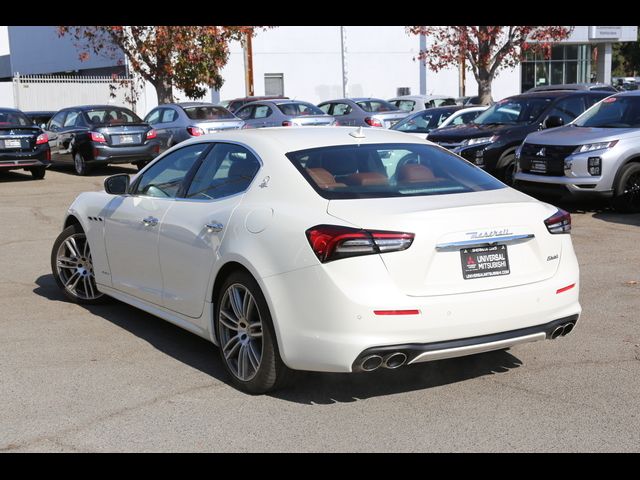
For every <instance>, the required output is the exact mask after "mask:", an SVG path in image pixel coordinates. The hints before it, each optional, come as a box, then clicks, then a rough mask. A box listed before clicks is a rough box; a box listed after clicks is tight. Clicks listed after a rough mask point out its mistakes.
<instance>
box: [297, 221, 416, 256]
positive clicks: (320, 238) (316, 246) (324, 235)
mask: <svg viewBox="0 0 640 480" xmlns="http://www.w3.org/2000/svg"><path fill="white" fill-rule="evenodd" d="M305 233H306V234H307V239H308V240H309V244H310V245H311V248H312V249H313V252H314V253H315V254H316V256H317V257H318V260H320V261H321V262H322V263H325V262H330V261H332V260H337V259H339V258H347V257H357V256H359V255H371V254H374V253H386V252H397V251H400V250H406V249H407V248H409V247H410V246H411V244H412V243H413V238H414V234H413V233H404V232H384V231H375V230H362V229H358V228H351V227H344V226H342V225H316V226H315V227H312V228H310V229H308V230H307V231H306V232H305Z"/></svg>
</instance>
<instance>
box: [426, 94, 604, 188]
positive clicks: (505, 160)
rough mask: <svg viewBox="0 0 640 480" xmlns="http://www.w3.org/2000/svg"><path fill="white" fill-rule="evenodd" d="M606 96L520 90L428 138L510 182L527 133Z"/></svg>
mask: <svg viewBox="0 0 640 480" xmlns="http://www.w3.org/2000/svg"><path fill="white" fill-rule="evenodd" d="M609 95H610V92H600V91H590V90H558V91H551V92H532V93H523V94H521V95H515V96H513V97H509V98H505V99H504V100H501V101H499V102H498V103H496V104H495V105H493V106H491V107H489V108H488V109H487V110H485V111H484V112H482V113H481V114H480V115H478V117H477V118H476V119H475V120H473V121H472V122H471V123H468V124H466V125H458V126H455V127H450V128H446V129H442V130H436V131H433V132H431V133H430V134H429V135H428V136H427V140H430V141H432V142H435V143H438V144H439V145H441V146H443V147H445V148H449V149H452V150H453V152H454V153H457V154H458V155H461V156H462V157H464V158H465V159H467V160H469V161H470V162H471V163H474V164H475V165H477V166H479V167H481V168H484V169H485V170H486V171H488V172H489V173H491V174H493V175H495V176H497V177H498V178H500V179H501V180H503V181H504V182H505V183H507V184H509V185H512V184H513V175H514V173H515V165H516V163H515V161H516V157H515V152H516V149H517V148H518V146H519V145H520V144H521V143H522V141H523V140H524V139H525V137H526V136H527V135H528V134H530V133H532V132H535V131H538V130H541V129H543V128H552V127H558V126H561V125H564V124H566V123H569V122H571V121H573V120H574V119H575V118H576V117H578V115H580V114H582V113H583V112H584V111H585V110H586V109H588V108H589V107H591V106H592V105H593V104H595V103H596V102H598V101H599V100H602V99H603V98H605V97H608V96H609Z"/></svg>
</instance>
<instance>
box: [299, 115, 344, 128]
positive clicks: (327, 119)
mask: <svg viewBox="0 0 640 480" xmlns="http://www.w3.org/2000/svg"><path fill="white" fill-rule="evenodd" d="M292 121H293V122H294V123H296V124H297V125H300V126H303V127H314V126H317V127H321V126H327V125H331V124H332V123H333V122H334V120H333V117H332V116H330V115H298V116H297V117H292Z"/></svg>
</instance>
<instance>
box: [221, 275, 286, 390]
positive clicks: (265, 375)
mask: <svg viewBox="0 0 640 480" xmlns="http://www.w3.org/2000/svg"><path fill="white" fill-rule="evenodd" d="M214 312H215V320H214V321H215V328H216V333H217V337H218V342H219V344H220V346H219V350H220V358H221V359H222V364H223V365H224V368H225V370H226V371H227V373H228V374H229V377H230V379H231V383H232V384H233V386H234V387H236V388H237V389H239V390H242V391H243V392H247V393H251V394H263V393H267V392H271V391H274V390H276V389H278V388H282V387H283V386H285V385H286V384H287V382H288V380H289V379H290V377H291V370H290V369H289V368H288V367H287V366H286V365H285V364H284V362H283V361H282V358H281V357H280V353H279V351H278V345H277V340H276V335H275V331H274V328H273V322H272V320H271V313H270V312H269V307H268V305H267V301H266V300H265V298H264V295H263V294H262V291H261V290H260V286H259V285H258V283H257V282H256V281H255V279H254V278H253V277H252V276H251V275H250V274H249V273H247V272H243V271H235V272H233V273H231V274H230V275H229V276H228V277H227V278H226V279H225V280H224V283H223V284H222V288H221V289H220V292H219V294H218V297H217V299H216V305H215V309H214ZM221 312H222V313H221Z"/></svg>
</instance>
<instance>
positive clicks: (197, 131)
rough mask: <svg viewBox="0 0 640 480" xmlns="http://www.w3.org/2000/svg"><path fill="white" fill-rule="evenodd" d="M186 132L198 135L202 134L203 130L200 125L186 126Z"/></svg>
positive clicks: (193, 135)
mask: <svg viewBox="0 0 640 480" xmlns="http://www.w3.org/2000/svg"><path fill="white" fill-rule="evenodd" d="M187 132H189V135H191V136H192V137H199V136H200V135H204V130H203V129H201V128H200V127H187Z"/></svg>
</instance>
